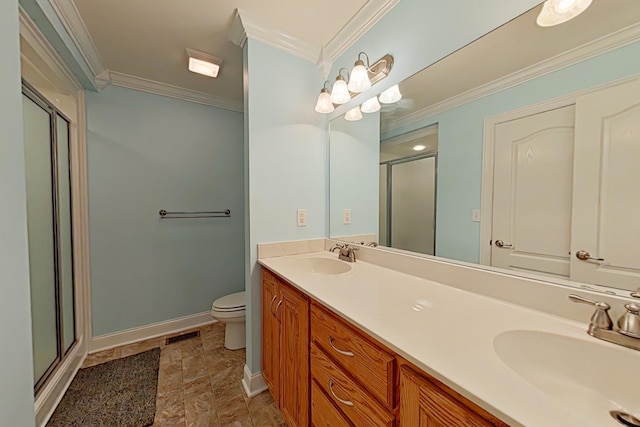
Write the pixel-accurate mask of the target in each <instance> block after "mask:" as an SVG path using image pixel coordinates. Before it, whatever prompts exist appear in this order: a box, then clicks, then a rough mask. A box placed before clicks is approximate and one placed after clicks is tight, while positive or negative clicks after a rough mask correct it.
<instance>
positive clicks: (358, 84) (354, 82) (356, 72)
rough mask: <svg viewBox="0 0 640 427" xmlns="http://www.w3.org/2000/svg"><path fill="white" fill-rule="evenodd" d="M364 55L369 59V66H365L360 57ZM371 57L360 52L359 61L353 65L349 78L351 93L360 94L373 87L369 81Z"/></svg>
mask: <svg viewBox="0 0 640 427" xmlns="http://www.w3.org/2000/svg"><path fill="white" fill-rule="evenodd" d="M361 55H364V56H365V58H367V66H366V67H365V66H364V61H362V59H360V56H361ZM368 70H369V57H368V56H367V54H366V53H364V52H360V53H359V54H358V59H357V60H356V62H355V64H353V70H351V77H350V78H349V84H348V85H347V87H348V88H349V92H353V93H360V92H364V91H365V90H367V89H369V88H370V87H371V80H369V71H368Z"/></svg>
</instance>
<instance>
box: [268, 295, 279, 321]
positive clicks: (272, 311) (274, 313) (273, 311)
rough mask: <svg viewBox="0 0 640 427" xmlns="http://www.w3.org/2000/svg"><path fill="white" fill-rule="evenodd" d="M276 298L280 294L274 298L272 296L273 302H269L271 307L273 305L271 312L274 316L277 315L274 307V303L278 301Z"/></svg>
mask: <svg viewBox="0 0 640 427" xmlns="http://www.w3.org/2000/svg"><path fill="white" fill-rule="evenodd" d="M276 298H278V295H274V296H273V298H271V304H269V307H271V314H273V315H274V316H275V315H276V312H275V310H274V309H273V303H274V302H276Z"/></svg>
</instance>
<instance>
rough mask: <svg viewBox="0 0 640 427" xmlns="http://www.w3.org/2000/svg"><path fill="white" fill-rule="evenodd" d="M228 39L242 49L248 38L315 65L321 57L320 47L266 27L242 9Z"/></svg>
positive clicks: (268, 26)
mask: <svg viewBox="0 0 640 427" xmlns="http://www.w3.org/2000/svg"><path fill="white" fill-rule="evenodd" d="M228 38H229V40H231V41H232V42H233V43H234V44H236V45H238V46H240V47H243V46H244V44H245V42H246V40H247V38H251V39H254V40H258V41H261V42H262V43H265V44H267V45H269V46H273V47H275V48H276V49H280V50H282V51H284V52H287V53H289V54H291V55H294V56H297V57H299V58H302V59H304V60H306V61H309V62H312V63H314V64H315V63H316V62H317V61H318V58H319V57H320V51H321V47H320V46H318V45H315V44H313V43H310V42H308V41H306V40H302V39H301V38H298V37H296V36H294V35H291V34H289V33H286V32H284V31H280V30H278V29H277V28H275V27H272V26H270V25H265V24H264V23H262V22H260V18H259V17H257V16H255V15H251V14H250V13H247V12H246V11H244V10H242V9H236V14H235V16H234V18H233V23H232V24H231V30H230V32H229V36H228Z"/></svg>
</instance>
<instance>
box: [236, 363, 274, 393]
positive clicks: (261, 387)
mask: <svg viewBox="0 0 640 427" xmlns="http://www.w3.org/2000/svg"><path fill="white" fill-rule="evenodd" d="M242 388H243V389H244V392H245V393H246V395H247V396H248V397H253V396H255V395H257V394H260V393H262V392H263V391H265V390H267V389H268V387H267V383H265V382H264V377H263V376H262V372H260V371H259V372H256V373H255V374H252V373H251V371H250V370H249V367H248V366H247V365H244V377H243V378H242Z"/></svg>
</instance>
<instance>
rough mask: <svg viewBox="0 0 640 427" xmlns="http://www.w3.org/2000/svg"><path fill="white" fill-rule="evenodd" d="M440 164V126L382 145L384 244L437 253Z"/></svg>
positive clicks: (382, 230) (381, 191) (399, 136)
mask: <svg viewBox="0 0 640 427" xmlns="http://www.w3.org/2000/svg"><path fill="white" fill-rule="evenodd" d="M437 164H438V126H437V125H434V126H429V127H427V128H422V129H418V130H416V131H412V132H409V133H404V134H401V135H397V136H393V137H391V138H388V139H385V140H383V141H381V142H380V213H379V218H380V221H379V224H380V230H379V234H378V236H379V239H380V244H381V245H383V246H390V247H393V248H396V249H404V250H408V251H413V252H420V253H423V254H428V255H434V254H435V231H436V217H435V212H436V180H437Z"/></svg>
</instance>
